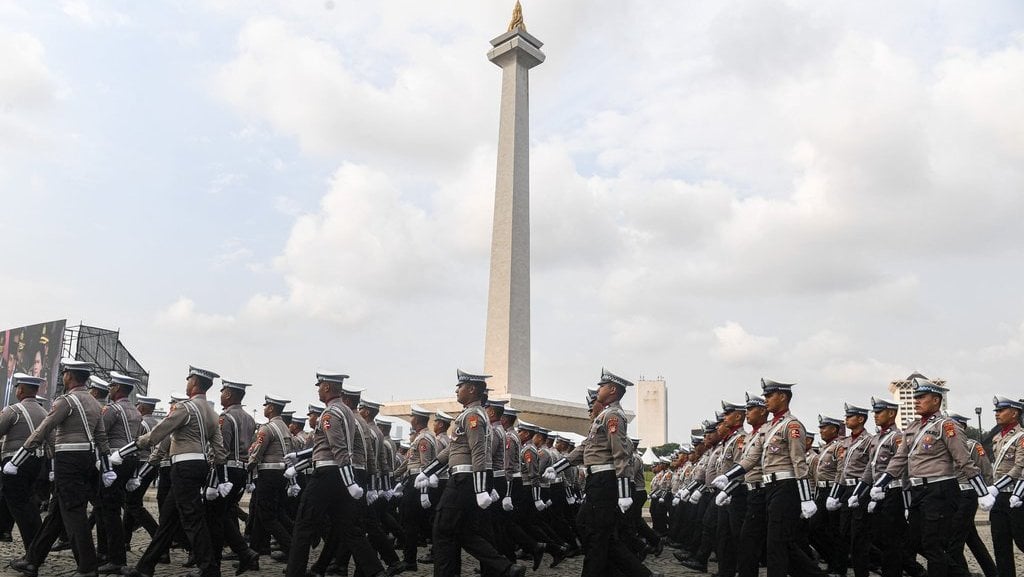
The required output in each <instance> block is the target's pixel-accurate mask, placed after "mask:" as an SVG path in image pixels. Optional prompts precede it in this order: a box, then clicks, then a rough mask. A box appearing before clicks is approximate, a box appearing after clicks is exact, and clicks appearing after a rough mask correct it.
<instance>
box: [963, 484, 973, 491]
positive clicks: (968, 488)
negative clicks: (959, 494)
mask: <svg viewBox="0 0 1024 577" xmlns="http://www.w3.org/2000/svg"><path fill="white" fill-rule="evenodd" d="M960 490H961V491H971V492H973V491H974V487H972V486H971V484H970V483H960Z"/></svg>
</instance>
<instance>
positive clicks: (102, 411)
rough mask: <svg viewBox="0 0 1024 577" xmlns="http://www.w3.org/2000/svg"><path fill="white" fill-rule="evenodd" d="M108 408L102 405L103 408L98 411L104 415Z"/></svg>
mask: <svg viewBox="0 0 1024 577" xmlns="http://www.w3.org/2000/svg"><path fill="white" fill-rule="evenodd" d="M109 408H110V407H108V406H106V405H104V406H103V409H102V410H101V411H100V413H102V414H104V415H106V414H107V409H109Z"/></svg>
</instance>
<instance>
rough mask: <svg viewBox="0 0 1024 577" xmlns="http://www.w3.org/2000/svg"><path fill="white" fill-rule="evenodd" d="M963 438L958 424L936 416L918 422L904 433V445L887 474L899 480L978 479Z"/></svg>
mask: <svg viewBox="0 0 1024 577" xmlns="http://www.w3.org/2000/svg"><path fill="white" fill-rule="evenodd" d="M963 437H964V434H963V432H962V431H959V430H958V428H957V425H956V423H954V422H953V421H952V420H950V419H947V418H945V417H941V416H939V415H938V414H937V413H936V414H933V415H931V416H930V417H928V418H926V419H924V420H923V421H922V420H921V419H918V420H916V421H914V422H913V423H911V424H910V425H909V426H908V427H907V429H906V430H905V431H903V442H902V443H901V444H900V448H899V451H897V452H896V454H895V455H894V456H893V457H892V459H891V460H890V461H889V466H888V467H886V469H885V472H886V473H888V474H889V475H890V476H892V477H895V478H897V479H900V478H902V477H903V474H904V473H907V474H909V475H910V477H925V478H934V477H946V476H950V477H952V476H960V475H963V476H964V477H965V478H967V479H973V478H975V477H977V476H978V468H977V467H975V466H974V463H972V462H971V457H970V455H969V454H968V453H967V445H966V444H965V443H964V441H963Z"/></svg>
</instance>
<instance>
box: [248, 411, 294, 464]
mask: <svg viewBox="0 0 1024 577" xmlns="http://www.w3.org/2000/svg"><path fill="white" fill-rule="evenodd" d="M294 450H295V449H294V448H293V447H292V436H291V434H290V433H289V432H288V425H285V424H284V421H283V420H281V415H277V416H275V417H274V418H273V419H270V420H269V421H267V422H266V423H264V424H262V425H260V428H259V430H258V431H257V432H256V440H255V441H253V443H252V448H251V449H249V467H250V468H252V467H259V466H260V465H271V464H280V463H284V456H285V455H287V454H288V453H291V452H294Z"/></svg>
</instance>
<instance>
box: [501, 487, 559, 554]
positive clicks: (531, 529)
mask: <svg viewBox="0 0 1024 577" xmlns="http://www.w3.org/2000/svg"><path fill="white" fill-rule="evenodd" d="M512 518H513V519H514V520H515V522H516V524H518V525H519V526H520V527H521V528H522V529H523V530H525V531H526V532H527V533H529V535H530V537H532V538H533V539H534V540H536V541H538V542H541V543H546V544H547V547H548V551H549V552H550V551H552V550H554V549H557V548H558V547H559V543H558V536H557V535H555V533H554V531H552V530H551V529H550V528H549V527H548V526H547V524H546V523H544V522H543V521H542V520H541V518H540V515H538V514H537V508H536V507H535V506H534V504H533V487H532V486H530V485H524V484H523V482H522V479H515V478H514V479H512ZM521 544H522V543H520V545H521Z"/></svg>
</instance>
